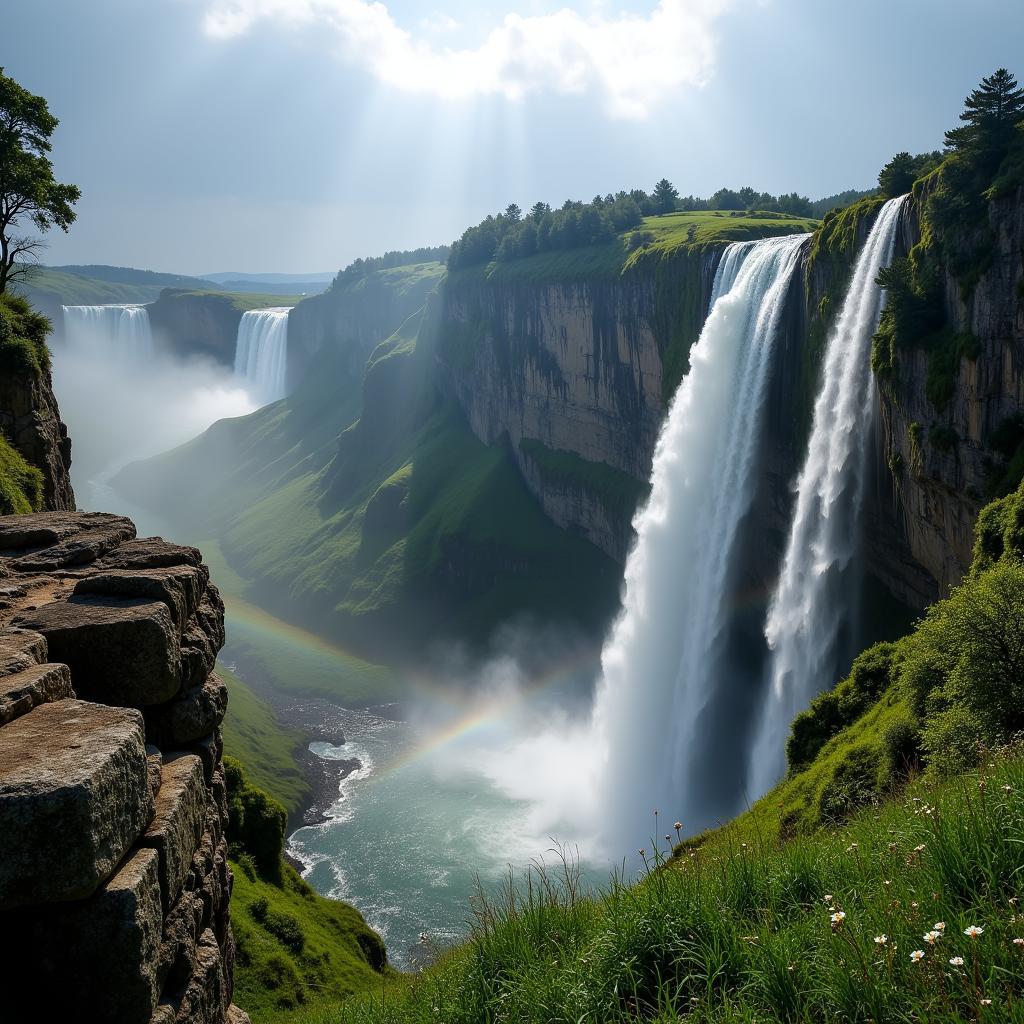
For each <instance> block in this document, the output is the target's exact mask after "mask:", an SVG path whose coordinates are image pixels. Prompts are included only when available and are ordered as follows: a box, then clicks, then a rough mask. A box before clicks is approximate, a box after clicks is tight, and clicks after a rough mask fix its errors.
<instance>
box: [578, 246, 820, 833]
mask: <svg viewBox="0 0 1024 1024" xmlns="http://www.w3.org/2000/svg"><path fill="white" fill-rule="evenodd" d="M807 237H808V236H807V235H800V236H788V237H782V238H770V239H765V240H763V241H758V242H747V243H742V244H734V245H731V246H729V248H728V249H727V250H726V252H725V253H724V255H723V257H722V261H721V265H720V266H719V268H718V273H717V275H716V281H715V292H716V295H715V301H714V304H713V307H712V309H711V312H710V314H709V316H708V319H707V322H706V324H705V326H704V330H703V332H702V333H701V336H700V340H699V341H698V342H697V344H696V345H695V346H694V348H693V350H692V352H691V354H690V365H691V368H690V371H689V373H688V374H687V376H686V377H685V378H684V380H683V382H682V384H681V385H680V387H679V389H678V391H677V392H676V396H675V398H674V400H673V402H672V406H671V409H670V410H669V414H668V418H667V420H666V422H665V425H664V426H663V428H662V432H661V436H660V437H659V440H658V444H657V447H656V449H655V453H654V466H653V472H652V477H651V484H652V486H651V496H650V499H649V501H648V503H647V505H646V507H645V508H644V509H643V510H642V511H641V512H640V513H638V515H637V518H636V520H635V526H636V531H637V541H636V545H635V547H634V549H633V551H632V553H631V554H630V557H629V560H628V562H627V565H626V575H625V596H624V601H623V610H622V612H621V614H620V616H619V619H618V621H617V622H616V624H615V626H614V628H613V630H612V633H611V635H610V637H609V639H608V641H607V642H606V644H605V648H604V651H603V653H602V679H601V683H600V686H599V689H598V695H597V700H596V705H595V711H594V729H595V735H594V740H595V741H596V743H597V744H598V745H599V747H600V749H601V751H602V756H603V764H601V765H599V766H598V768H597V773H598V779H597V780H595V781H596V783H597V792H600V793H601V794H602V797H603V803H604V805H605V807H606V808H607V814H606V821H605V825H606V827H605V828H604V832H605V838H606V840H607V842H608V845H609V847H610V848H611V849H618V850H624V849H626V848H628V844H630V843H631V844H633V845H634V847H635V846H638V845H644V844H645V842H646V840H647V839H648V838H649V837H650V836H651V835H652V830H653V828H654V819H653V816H652V813H651V811H652V809H653V808H655V807H657V808H659V809H660V810H661V812H662V814H663V815H668V816H670V817H669V818H668V820H671V816H676V815H678V816H680V817H682V818H683V820H684V821H685V822H686V823H687V825H688V826H689V825H692V824H693V823H694V821H695V820H700V819H701V817H702V816H703V817H704V818H705V819H706V818H707V817H708V816H709V815H712V816H713V815H714V814H715V813H716V809H714V808H708V807H704V806H701V799H702V798H701V794H700V790H701V785H700V774H701V766H700V765H699V764H698V763H696V762H695V758H694V749H695V748H694V740H695V734H696V732H697V730H698V729H699V728H700V726H699V724H698V723H699V717H700V713H701V710H702V708H703V707H704V704H705V702H706V701H707V700H708V698H709V697H710V696H711V695H712V694H713V692H714V689H715V686H716V670H717V669H718V667H719V665H720V658H721V655H722V649H721V648H722V640H723V630H725V629H726V628H727V626H728V622H729V615H730V609H729V607H728V582H729V573H730V568H731V567H733V561H734V555H735V548H736V541H737V536H738V534H739V530H740V524H741V521H742V519H743V517H744V515H745V513H746V512H747V511H749V508H750V505H751V502H752V500H753V495H754V489H755V488H754V480H755V477H756V463H757V454H758V451H757V448H758V445H757V441H758V435H759V428H760V426H761V423H762V420H763V416H762V412H763V407H764V399H765V392H766V382H767V379H768V373H769V367H770V365H771V362H772V352H773V349H774V347H775V343H776V340H777V335H778V334H779V326H780V321H781V316H782V312H783V308H784V303H785V298H786V293H787V292H788V290H789V286H790V282H791V279H792V275H793V271H794V269H795V268H796V266H797V264H798V261H799V253H800V248H801V246H802V245H803V244H804V243H805V241H806V239H807ZM722 741H723V742H727V738H724V737H723V738H722ZM662 820H663V821H664V820H666V819H665V818H664V817H663V819H662Z"/></svg>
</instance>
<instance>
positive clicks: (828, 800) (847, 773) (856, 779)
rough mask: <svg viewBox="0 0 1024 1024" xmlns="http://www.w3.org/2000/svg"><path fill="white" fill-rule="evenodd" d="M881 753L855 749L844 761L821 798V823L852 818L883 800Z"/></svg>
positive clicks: (839, 765)
mask: <svg viewBox="0 0 1024 1024" xmlns="http://www.w3.org/2000/svg"><path fill="white" fill-rule="evenodd" d="M878 765H879V757H878V750H877V749H876V748H875V747H871V746H862V747H855V748H854V749H853V750H852V751H851V752H850V754H849V756H848V757H847V758H846V759H845V760H843V761H840V762H839V764H838V765H837V766H836V768H835V770H834V771H833V772H832V777H831V778H830V779H829V780H828V782H826V783H825V785H824V787H823V788H822V790H821V794H820V795H819V797H818V819H819V820H820V821H821V822H822V824H827V823H829V822H839V821H843V820H844V819H846V818H848V817H849V816H850V815H851V814H853V812H854V811H856V810H857V809H858V808H860V807H863V806H864V805H865V804H869V803H872V802H873V801H875V800H877V799H878V797H879V789H880V787H879V785H878Z"/></svg>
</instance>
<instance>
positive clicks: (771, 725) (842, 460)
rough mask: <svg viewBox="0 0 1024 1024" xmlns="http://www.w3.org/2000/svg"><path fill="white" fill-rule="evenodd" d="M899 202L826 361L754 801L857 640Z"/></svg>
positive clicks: (770, 630)
mask: <svg viewBox="0 0 1024 1024" xmlns="http://www.w3.org/2000/svg"><path fill="white" fill-rule="evenodd" d="M905 198H906V197H902V198H899V199H890V200H889V201H888V202H887V203H886V204H885V205H884V206H883V207H882V209H881V211H880V212H879V214H878V218H877V219H876V221H875V224H874V226H873V227H872V229H871V233H870V234H869V235H868V239H867V242H866V243H865V245H864V248H863V250H862V251H861V253H860V255H859V256H858V257H857V262H856V265H855V266H854V271H853V277H852V279H851V280H850V286H849V289H848V290H847V293H846V299H845V301H844V303H843V309H842V312H841V313H840V316H839V320H838V321H837V323H836V325H835V328H834V330H833V332H832V335H831V337H830V338H829V342H828V346H827V349H826V352H825V365H824V371H823V378H822V385H821V391H820V393H819V395H818V398H817V401H816V403H815V406H814V423H813V426H812V428H811V439H810V442H809V445H808V449H807V459H806V462H805V463H804V466H803V469H802V471H801V473H800V477H799V480H798V483H797V488H796V506H795V510H794V513H793V521H792V526H791V528H790V535H789V543H788V546H787V549H786V556H785V559H784V561H783V567H782V574H781V576H780V577H779V582H778V584H777V586H776V590H775V594H774V597H773V599H772V603H771V609H770V611H769V614H768V621H767V624H766V626H765V636H766V637H767V640H768V645H769V647H770V648H771V650H772V657H771V669H770V671H771V688H770V690H769V691H768V693H767V697H766V703H765V707H764V712H763V715H762V717H761V720H760V726H759V737H758V741H757V743H756V745H755V748H754V758H753V761H752V765H753V770H752V775H751V795H752V796H759V795H760V794H761V793H764V792H765V791H766V790H768V789H769V788H770V787H771V786H772V785H774V784H775V782H776V781H777V780H778V779H779V778H781V777H782V774H783V772H784V771H785V742H786V736H787V735H788V733H789V726H790V723H791V722H792V719H793V717H794V716H795V715H796V713H797V712H798V711H800V710H801V709H802V708H805V707H806V706H807V704H808V703H809V702H810V700H811V698H812V697H813V696H814V695H815V694H817V693H820V692H821V691H822V690H824V689H826V688H827V687H829V686H831V685H832V684H833V683H834V682H835V681H836V679H835V675H836V673H837V672H839V671H841V670H842V669H841V664H842V661H843V658H844V654H845V655H846V656H848V655H849V653H850V652H849V651H845V652H844V650H843V648H844V647H849V646H850V642H851V641H852V639H854V638H853V637H851V636H849V634H850V631H851V623H852V620H853V617H854V614H855V608H856V604H857V601H858V599H859V596H860V595H859V590H860V588H859V586H858V585H857V580H856V571H857V564H856V563H857V557H856V556H857V554H858V547H859V543H858V542H859V534H860V529H859V526H860V513H861V506H862V505H863V500H864V489H865V477H866V476H867V471H868V465H869V463H868V450H869V443H870V439H871V434H872V430H873V423H874V410H875V407H876V402H875V393H874V387H873V386H872V377H871V338H872V336H873V335H874V333H875V331H876V330H877V329H878V318H879V316H880V314H881V311H882V306H883V304H884V301H885V293H884V291H883V290H882V289H881V288H879V286H878V285H877V284H876V283H875V279H876V278H877V277H878V273H879V271H880V270H881V269H882V268H883V267H885V266H888V264H889V263H891V262H892V254H893V248H894V246H895V242H896V232H897V228H898V225H899V214H900V208H901V206H902V205H903V201H904V199H905Z"/></svg>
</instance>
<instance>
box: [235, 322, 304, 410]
mask: <svg viewBox="0 0 1024 1024" xmlns="http://www.w3.org/2000/svg"><path fill="white" fill-rule="evenodd" d="M290 312H291V310H290V309H289V307H287V306H278V307H275V308H273V309H256V310H253V311H252V312H249V313H243V314H242V321H241V323H239V325H238V341H237V342H236V344H235V376H236V377H237V378H238V379H239V380H240V381H243V382H244V384H245V386H246V388H247V389H248V390H249V392H250V394H251V395H252V397H253V398H254V399H255V400H256V401H258V402H260V403H262V404H264V405H267V404H269V403H270V402H276V401H277V400H278V399H279V398H284V396H285V376H286V373H287V368H288V314H289V313H290Z"/></svg>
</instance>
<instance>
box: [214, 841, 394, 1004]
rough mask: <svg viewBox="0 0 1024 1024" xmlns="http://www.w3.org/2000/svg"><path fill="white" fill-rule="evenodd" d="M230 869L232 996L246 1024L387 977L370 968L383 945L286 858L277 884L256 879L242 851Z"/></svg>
mask: <svg viewBox="0 0 1024 1024" xmlns="http://www.w3.org/2000/svg"><path fill="white" fill-rule="evenodd" d="M231 869H232V871H233V872H234V876H235V883H234V889H233V890H232V893H231V925H232V928H233V929H234V933H235V942H236V946H237V953H236V955H237V959H236V961H235V993H234V1001H235V1002H236V1003H237V1004H238V1005H240V1006H242V1007H244V1008H245V1010H246V1011H247V1012H248V1013H249V1015H250V1017H251V1018H252V1020H253V1022H254V1024H262V1022H264V1021H274V1020H278V1019H280V1017H281V1015H282V1012H283V1011H287V1010H292V1009H295V1008H297V1007H303V1006H305V1007H310V1006H315V1005H317V1004H318V1003H324V1002H327V1003H330V1002H336V1001H337V1000H338V999H341V998H344V997H345V996H348V995H351V994H353V993H355V992H361V991H365V990H367V989H373V988H375V987H377V986H379V985H380V983H381V979H382V978H384V977H387V975H388V970H387V968H386V967H385V968H384V969H383V971H381V970H377V969H375V965H376V966H377V967H381V966H382V964H383V961H382V958H383V955H384V950H383V945H382V944H381V942H380V939H379V938H378V936H377V935H376V934H375V933H374V932H373V931H372V929H371V928H370V927H369V925H367V923H366V921H365V919H364V918H363V916H362V914H360V913H359V911H358V910H356V909H355V908H354V907H352V906H349V905H348V904H347V903H341V902H339V901H337V900H331V899H326V898H325V897H323V896H320V895H318V894H317V893H316V892H315V891H314V890H313V889H312V888H311V887H310V886H309V885H307V884H306V882H304V881H303V880H302V878H301V877H300V876H299V874H298V873H297V872H296V871H295V870H294V869H293V868H292V867H291V866H290V865H288V864H284V865H282V869H281V881H280V884H277V883H275V882H272V881H268V880H266V879H264V878H262V877H261V876H260V875H259V873H258V872H257V871H256V870H255V867H254V865H253V862H252V860H251V859H250V858H248V857H247V856H246V855H244V854H243V855H242V856H241V857H239V858H238V859H232V860H231Z"/></svg>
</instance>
